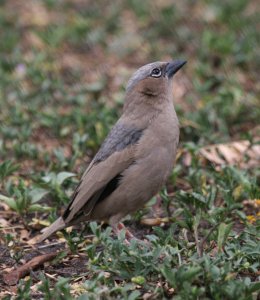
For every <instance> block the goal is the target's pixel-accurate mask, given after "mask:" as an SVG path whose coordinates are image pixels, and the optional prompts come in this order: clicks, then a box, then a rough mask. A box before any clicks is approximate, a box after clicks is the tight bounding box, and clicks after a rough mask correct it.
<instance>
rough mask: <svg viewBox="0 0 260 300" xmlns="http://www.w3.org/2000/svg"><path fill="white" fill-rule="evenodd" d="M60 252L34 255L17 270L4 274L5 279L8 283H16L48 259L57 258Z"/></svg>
mask: <svg viewBox="0 0 260 300" xmlns="http://www.w3.org/2000/svg"><path fill="white" fill-rule="evenodd" d="M58 254H59V252H55V253H48V254H43V255H39V256H36V257H34V258H33V259H31V260H30V261H28V262H27V263H25V264H24V265H23V266H20V267H18V268H17V269H16V270H12V271H10V272H9V273H7V274H4V275H3V280H4V282H5V283H6V284H8V285H15V284H17V283H18V281H19V279H21V278H23V277H24V276H26V275H27V274H29V273H30V271H31V270H34V269H36V268H37V267H39V266H40V265H42V264H44V263H45V262H46V261H50V260H52V259H53V258H55V257H56V256H57V255H58Z"/></svg>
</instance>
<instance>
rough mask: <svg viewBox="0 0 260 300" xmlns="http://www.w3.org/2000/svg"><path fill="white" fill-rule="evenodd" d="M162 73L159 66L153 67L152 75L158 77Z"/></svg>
mask: <svg viewBox="0 0 260 300" xmlns="http://www.w3.org/2000/svg"><path fill="white" fill-rule="evenodd" d="M161 75H162V71H161V70H160V69H159V68H155V69H153V70H152V73H151V76H152V77H160V76H161Z"/></svg>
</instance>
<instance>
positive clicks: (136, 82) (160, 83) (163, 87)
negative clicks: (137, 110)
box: [126, 60, 186, 98]
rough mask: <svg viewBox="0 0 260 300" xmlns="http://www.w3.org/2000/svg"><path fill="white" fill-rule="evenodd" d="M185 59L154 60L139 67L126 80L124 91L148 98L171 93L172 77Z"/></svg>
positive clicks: (183, 63)
mask: <svg viewBox="0 0 260 300" xmlns="http://www.w3.org/2000/svg"><path fill="white" fill-rule="evenodd" d="M185 63H186V61H184V60H174V61H171V62H154V63H150V64H147V65H144V66H142V67H141V68H139V69H138V70H137V71H136V72H135V73H134V74H133V75H132V77H131V78H130V80H129V81H128V84H127V87H126V92H127V94H128V95H129V96H130V95H133V94H135V95H139V96H140V95H142V96H146V97H148V98H150V97H151V98H154V97H159V96H162V95H165V94H166V93H167V94H168V93H169V92H170V93H171V92H172V91H171V89H172V77H173V75H174V74H175V73H176V72H177V71H178V70H180V69H181V68H182V67H183V66H184V65H185Z"/></svg>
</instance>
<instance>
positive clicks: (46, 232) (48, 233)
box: [37, 217, 66, 243]
mask: <svg viewBox="0 0 260 300" xmlns="http://www.w3.org/2000/svg"><path fill="white" fill-rule="evenodd" d="M65 227H66V224H65V222H64V220H63V219H62V218H61V217H60V218H58V219H57V220H56V221H55V222H54V223H52V224H51V225H50V226H49V227H47V228H45V229H44V230H43V231H42V232H43V233H42V235H40V236H39V237H38V238H37V243H40V242H42V241H44V240H46V239H47V238H48V237H49V236H51V235H52V234H53V233H55V232H56V231H58V230H61V229H63V228H65Z"/></svg>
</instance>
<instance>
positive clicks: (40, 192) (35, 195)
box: [29, 188, 49, 203]
mask: <svg viewBox="0 0 260 300" xmlns="http://www.w3.org/2000/svg"><path fill="white" fill-rule="evenodd" d="M48 193H49V191H47V190H45V189H41V188H37V189H33V190H31V191H30V193H29V195H30V197H31V201H32V203H36V202H38V201H40V200H41V199H42V198H43V197H44V196H45V195H47V194H48Z"/></svg>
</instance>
